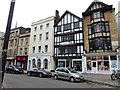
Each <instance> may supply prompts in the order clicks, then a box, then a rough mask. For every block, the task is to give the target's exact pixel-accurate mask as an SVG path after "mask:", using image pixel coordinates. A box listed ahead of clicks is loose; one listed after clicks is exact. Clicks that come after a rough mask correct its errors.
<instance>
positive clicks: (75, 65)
mask: <svg viewBox="0 0 120 90" xmlns="http://www.w3.org/2000/svg"><path fill="white" fill-rule="evenodd" d="M73 68H74V69H75V70H76V71H81V72H82V61H73Z"/></svg>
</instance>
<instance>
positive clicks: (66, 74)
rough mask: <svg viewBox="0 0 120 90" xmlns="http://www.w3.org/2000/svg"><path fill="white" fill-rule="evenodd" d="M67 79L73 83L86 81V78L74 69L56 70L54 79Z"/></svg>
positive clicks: (61, 68) (62, 68) (63, 68)
mask: <svg viewBox="0 0 120 90" xmlns="http://www.w3.org/2000/svg"><path fill="white" fill-rule="evenodd" d="M59 78H60V79H67V80H70V81H71V82H75V81H84V80H85V79H84V77H83V75H82V74H80V73H78V72H77V71H75V70H74V69H71V68H65V67H60V68H57V69H56V70H55V73H54V79H59Z"/></svg>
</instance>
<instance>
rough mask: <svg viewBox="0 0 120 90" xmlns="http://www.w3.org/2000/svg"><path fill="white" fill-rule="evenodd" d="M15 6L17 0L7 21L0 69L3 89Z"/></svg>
mask: <svg viewBox="0 0 120 90" xmlns="http://www.w3.org/2000/svg"><path fill="white" fill-rule="evenodd" d="M14 6H15V0H11V4H10V10H9V15H8V20H7V26H6V32H5V36H4V43H3V52H2V62H0V63H2V65H1V66H2V67H1V68H0V69H2V70H1V72H2V82H1V88H2V84H3V80H4V71H5V63H6V58H7V51H8V42H9V36H10V30H11V24H12V18H13V12H14Z"/></svg>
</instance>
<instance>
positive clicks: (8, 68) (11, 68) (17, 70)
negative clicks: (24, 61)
mask: <svg viewBox="0 0 120 90" xmlns="http://www.w3.org/2000/svg"><path fill="white" fill-rule="evenodd" d="M5 72H6V73H12V74H17V73H24V70H23V69H22V68H18V67H16V66H14V65H8V66H6V68H5Z"/></svg>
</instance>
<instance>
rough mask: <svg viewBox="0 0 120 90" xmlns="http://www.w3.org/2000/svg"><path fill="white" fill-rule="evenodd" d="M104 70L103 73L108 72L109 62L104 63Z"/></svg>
mask: <svg viewBox="0 0 120 90" xmlns="http://www.w3.org/2000/svg"><path fill="white" fill-rule="evenodd" d="M104 70H105V71H108V70H110V68H109V61H104Z"/></svg>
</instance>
